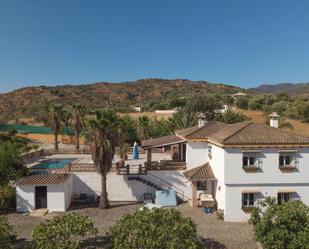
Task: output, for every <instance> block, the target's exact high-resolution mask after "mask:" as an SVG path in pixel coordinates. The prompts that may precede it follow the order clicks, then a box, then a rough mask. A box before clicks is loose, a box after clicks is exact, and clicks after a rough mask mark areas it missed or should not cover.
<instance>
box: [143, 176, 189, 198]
mask: <svg viewBox="0 0 309 249" xmlns="http://www.w3.org/2000/svg"><path fill="white" fill-rule="evenodd" d="M153 176H155V177H157V178H159V179H162V180H163V181H164V182H163V186H167V187H168V185H167V184H165V183H168V184H169V185H171V189H174V190H175V191H176V192H178V193H180V194H181V195H183V196H184V198H185V200H191V199H192V184H191V182H190V181H188V180H187V179H186V178H185V176H184V175H183V170H157V171H155V170H152V171H148V174H147V175H146V176H145V177H146V178H147V177H148V179H150V180H153V179H154V177H153ZM155 180H158V179H156V178H155ZM155 183H156V182H155Z"/></svg>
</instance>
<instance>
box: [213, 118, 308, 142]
mask: <svg viewBox="0 0 309 249" xmlns="http://www.w3.org/2000/svg"><path fill="white" fill-rule="evenodd" d="M208 140H209V141H213V142H216V143H219V144H223V145H293V144H297V145H309V137H307V136H303V135H298V134H296V133H294V132H290V131H286V130H283V129H280V128H274V127H271V126H269V125H264V124H258V123H253V122H250V121H247V122H241V123H237V124H232V125H227V126H226V127H225V128H223V129H221V130H220V131H218V132H216V133H214V134H212V135H210V136H209V139H208Z"/></svg>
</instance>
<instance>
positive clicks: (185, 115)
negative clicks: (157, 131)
mask: <svg viewBox="0 0 309 249" xmlns="http://www.w3.org/2000/svg"><path fill="white" fill-rule="evenodd" d="M169 122H170V123H171V125H172V127H173V128H174V130H179V129H184V128H188V127H192V126H195V125H197V113H196V112H190V111H185V110H181V111H179V112H177V113H176V114H174V115H173V117H172V118H170V119H169Z"/></svg>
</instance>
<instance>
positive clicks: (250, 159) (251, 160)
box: [242, 156, 255, 166]
mask: <svg viewBox="0 0 309 249" xmlns="http://www.w3.org/2000/svg"><path fill="white" fill-rule="evenodd" d="M242 165H243V166H254V165H255V157H254V156H243V158H242Z"/></svg>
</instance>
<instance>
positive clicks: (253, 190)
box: [241, 189, 261, 194]
mask: <svg viewBox="0 0 309 249" xmlns="http://www.w3.org/2000/svg"><path fill="white" fill-rule="evenodd" d="M241 193H242V194H257V193H261V191H260V190H257V189H244V190H242V191H241Z"/></svg>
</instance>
